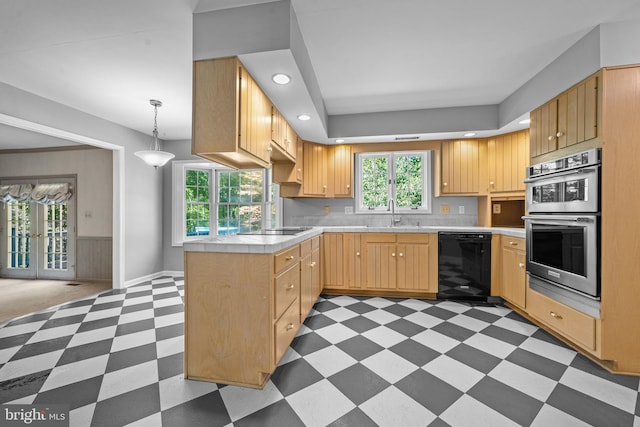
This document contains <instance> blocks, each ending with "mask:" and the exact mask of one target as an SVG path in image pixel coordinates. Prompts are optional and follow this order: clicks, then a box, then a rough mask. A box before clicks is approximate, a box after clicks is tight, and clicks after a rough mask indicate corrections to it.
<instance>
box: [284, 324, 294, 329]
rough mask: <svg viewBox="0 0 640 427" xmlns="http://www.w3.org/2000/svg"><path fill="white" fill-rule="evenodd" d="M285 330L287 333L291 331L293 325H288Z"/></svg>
mask: <svg viewBox="0 0 640 427" xmlns="http://www.w3.org/2000/svg"><path fill="white" fill-rule="evenodd" d="M285 329H286V330H287V331H290V330H292V329H293V323H289V324H288V325H287V326H286V327H285Z"/></svg>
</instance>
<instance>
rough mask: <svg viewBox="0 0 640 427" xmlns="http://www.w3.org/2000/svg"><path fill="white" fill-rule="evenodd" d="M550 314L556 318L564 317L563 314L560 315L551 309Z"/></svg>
mask: <svg viewBox="0 0 640 427" xmlns="http://www.w3.org/2000/svg"><path fill="white" fill-rule="evenodd" d="M549 314H550V315H551V317H553V318H556V319H558V320H560V319H562V316H560V315H559V314H558V313H554V312H553V311H550V312H549Z"/></svg>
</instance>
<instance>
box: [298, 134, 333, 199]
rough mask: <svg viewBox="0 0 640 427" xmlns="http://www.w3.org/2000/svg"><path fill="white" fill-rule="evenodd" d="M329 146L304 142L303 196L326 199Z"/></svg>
mask: <svg viewBox="0 0 640 427" xmlns="http://www.w3.org/2000/svg"><path fill="white" fill-rule="evenodd" d="M327 151H328V146H326V145H323V144H315V143H313V142H307V141H303V143H302V159H303V166H302V196H307V197H326V196H327V192H328V189H329V182H328V171H327V169H328V159H327Z"/></svg>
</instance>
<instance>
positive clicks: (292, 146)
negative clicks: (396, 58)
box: [282, 119, 298, 160]
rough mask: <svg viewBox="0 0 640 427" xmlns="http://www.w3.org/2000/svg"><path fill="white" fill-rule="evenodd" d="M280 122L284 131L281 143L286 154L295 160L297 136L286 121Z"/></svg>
mask: <svg viewBox="0 0 640 427" xmlns="http://www.w3.org/2000/svg"><path fill="white" fill-rule="evenodd" d="M282 121H283V122H284V125H283V127H284V129H285V131H286V133H285V135H284V138H283V141H282V142H283V144H284V148H285V150H286V151H287V153H288V154H289V155H290V156H291V157H292V158H293V159H294V160H295V159H296V156H297V154H298V135H297V134H296V131H294V130H293V128H292V127H291V125H290V124H289V123H288V122H287V121H286V120H284V119H283V120H282Z"/></svg>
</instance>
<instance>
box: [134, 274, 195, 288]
mask: <svg viewBox="0 0 640 427" xmlns="http://www.w3.org/2000/svg"><path fill="white" fill-rule="evenodd" d="M165 276H170V277H183V276H184V271H168V270H165V271H159V272H157V273H153V274H148V275H146V276H141V277H136V278H135V279H131V280H125V282H124V287H125V288H128V287H130V286H134V285H139V284H141V283H145V282H149V281H151V280H154V279H157V278H159V277H165Z"/></svg>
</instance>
